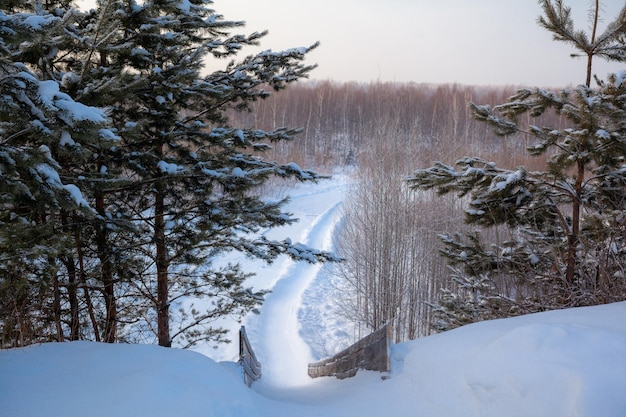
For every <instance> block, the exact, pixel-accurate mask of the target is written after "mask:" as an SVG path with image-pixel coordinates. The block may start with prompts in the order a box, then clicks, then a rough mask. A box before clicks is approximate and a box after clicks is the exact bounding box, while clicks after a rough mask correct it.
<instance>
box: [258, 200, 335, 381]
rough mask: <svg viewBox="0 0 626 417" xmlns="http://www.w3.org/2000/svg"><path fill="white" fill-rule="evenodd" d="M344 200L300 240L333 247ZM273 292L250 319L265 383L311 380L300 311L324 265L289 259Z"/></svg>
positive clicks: (318, 219)
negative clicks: (308, 289) (258, 312)
mask: <svg viewBox="0 0 626 417" xmlns="http://www.w3.org/2000/svg"><path fill="white" fill-rule="evenodd" d="M341 205H342V202H341V201H339V202H336V203H334V205H332V206H331V207H330V208H329V209H327V210H326V211H325V212H323V213H322V214H320V215H318V216H317V217H316V218H315V220H314V221H313V222H312V223H311V224H310V225H309V227H308V228H307V229H306V230H304V232H303V234H302V236H301V239H300V241H301V242H302V243H304V244H306V245H308V246H311V247H315V248H317V249H321V250H329V249H330V246H331V243H332V242H331V237H332V232H333V229H334V227H335V225H336V224H337V221H338V219H339V217H340V215H341V210H340V209H341ZM285 262H286V263H287V264H288V266H287V267H283V268H281V274H282V275H281V276H280V277H279V278H278V280H277V282H276V285H274V287H273V289H272V293H271V294H270V295H269V296H268V297H267V298H266V300H265V303H264V304H263V307H262V309H261V314H260V315H259V316H257V317H252V318H251V319H250V320H249V327H250V328H251V329H252V331H251V334H252V335H253V336H251V338H253V339H255V341H254V342H252V344H253V347H254V349H255V351H256V355H257V357H258V358H259V360H260V361H261V364H262V367H263V378H262V380H263V382H264V384H267V385H272V386H277V387H278V386H283V387H284V386H298V385H304V384H307V383H309V382H310V381H311V380H310V378H309V377H308V375H307V365H308V363H309V362H311V361H312V355H311V350H310V348H309V346H308V345H307V344H306V343H305V342H304V340H303V339H302V337H301V336H300V330H301V329H300V328H301V324H300V322H299V314H298V312H299V310H300V308H301V307H302V295H303V294H304V292H305V291H306V289H307V288H308V287H309V285H311V283H313V282H314V281H315V278H316V277H317V274H318V273H319V271H320V269H321V265H320V264H314V265H313V264H309V263H305V262H297V263H296V262H293V261H291V260H288V261H285Z"/></svg>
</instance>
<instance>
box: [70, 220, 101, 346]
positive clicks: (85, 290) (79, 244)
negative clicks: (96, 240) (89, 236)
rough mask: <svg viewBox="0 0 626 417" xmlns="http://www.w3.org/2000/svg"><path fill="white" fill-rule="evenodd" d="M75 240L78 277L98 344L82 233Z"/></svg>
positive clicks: (97, 331)
mask: <svg viewBox="0 0 626 417" xmlns="http://www.w3.org/2000/svg"><path fill="white" fill-rule="evenodd" d="M74 240H75V242H76V253H77V256H78V269H79V272H78V276H79V278H80V285H81V286H82V287H83V294H84V297H85V304H86V306H87V313H88V314H89V320H90V321H91V326H92V329H93V334H94V337H95V339H96V342H100V341H101V339H100V330H99V329H98V321H97V320H96V315H95V313H94V309H93V303H92V301H91V295H90V294H89V288H88V287H87V277H86V274H85V260H84V259H85V258H84V256H83V243H82V240H81V238H80V231H79V230H76V231H75V234H74Z"/></svg>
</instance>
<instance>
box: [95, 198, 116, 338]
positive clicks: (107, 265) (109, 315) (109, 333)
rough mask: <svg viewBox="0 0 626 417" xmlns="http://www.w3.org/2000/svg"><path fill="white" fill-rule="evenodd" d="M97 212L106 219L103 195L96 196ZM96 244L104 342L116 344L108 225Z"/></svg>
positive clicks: (100, 230) (103, 225)
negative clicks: (104, 313)
mask: <svg viewBox="0 0 626 417" xmlns="http://www.w3.org/2000/svg"><path fill="white" fill-rule="evenodd" d="M96 211H97V212H98V214H99V215H100V216H101V217H102V218H103V219H106V212H105V209H104V196H103V195H102V194H101V193H97V194H96ZM103 221H106V220H103ZM96 242H97V246H98V258H99V259H100V275H101V279H102V285H103V289H102V294H103V295H104V304H105V309H106V318H105V322H104V333H103V335H102V340H103V341H104V342H107V343H114V342H115V341H116V338H117V300H116V299H115V282H114V279H113V265H112V264H111V251H110V248H109V246H108V243H109V242H108V236H107V230H106V223H101V224H100V225H98V227H97V228H96Z"/></svg>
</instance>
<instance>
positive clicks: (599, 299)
mask: <svg viewBox="0 0 626 417" xmlns="http://www.w3.org/2000/svg"><path fill="white" fill-rule="evenodd" d="M540 4H541V6H542V8H543V12H544V15H543V16H542V17H540V19H539V24H540V25H541V26H542V27H544V28H546V29H547V30H549V31H550V32H552V33H553V34H554V39H555V40H558V41H564V42H567V43H569V44H570V45H572V46H574V47H575V48H576V49H577V50H578V51H579V52H580V53H581V54H582V55H583V56H585V57H586V58H587V75H586V82H585V84H582V85H579V86H577V87H575V88H567V89H563V90H561V91H547V90H545V89H538V88H535V89H522V90H520V91H518V92H517V94H515V95H514V96H513V97H511V98H509V100H508V101H507V102H506V103H504V104H502V105H499V106H495V107H493V108H491V107H489V106H481V105H475V104H471V105H470V107H471V109H472V111H473V113H474V116H475V117H476V118H477V120H480V121H484V122H485V123H488V124H490V125H491V126H493V127H494V128H495V132H496V133H497V134H498V135H501V136H504V137H507V136H512V135H514V134H517V133H523V134H526V135H529V136H531V137H533V138H534V139H535V143H534V144H533V145H532V146H530V147H529V148H528V152H529V154H530V155H531V156H533V157H537V158H546V159H547V163H546V168H545V170H544V171H529V170H528V169H526V168H524V167H519V168H517V169H506V168H501V167H498V166H497V165H496V164H495V163H493V162H488V161H485V160H481V159H479V158H473V157H468V158H464V159H462V160H460V161H457V163H456V167H454V166H450V165H447V164H443V163H437V164H436V165H435V166H433V167H431V168H428V169H420V170H418V171H416V172H415V174H414V175H413V176H412V178H411V179H410V184H411V186H413V187H414V188H416V189H433V188H434V189H437V190H438V191H439V192H440V193H442V194H446V193H451V192H455V193H458V195H459V196H460V197H464V198H467V201H468V209H467V210H466V222H467V223H469V224H473V225H477V226H480V227H482V228H493V227H498V226H500V227H502V226H505V227H507V228H508V229H509V230H510V233H509V234H510V239H509V240H508V241H506V242H503V243H501V244H500V246H499V247H494V248H493V250H492V251H491V253H492V255H493V256H491V257H485V256H484V253H483V254H481V256H477V257H474V256H467V252H466V251H465V249H464V248H465V247H467V243H464V239H460V238H456V239H448V241H447V242H446V247H447V248H448V251H447V253H446V255H447V256H448V257H450V258H451V259H452V261H451V262H453V263H456V264H462V265H465V267H466V268H465V273H466V274H468V276H471V277H480V276H485V275H486V276H491V279H493V275H494V274H499V275H500V276H501V277H502V279H503V280H508V282H509V283H513V284H514V286H515V291H511V293H510V294H506V292H504V291H503V292H499V293H496V294H494V295H496V296H500V297H501V298H502V299H503V300H506V299H508V298H509V297H508V296H509V295H511V296H514V297H513V298H515V299H516V301H515V302H516V303H517V304H518V306H520V305H521V308H520V309H519V311H520V312H527V311H538V310H541V309H544V308H559V307H568V306H577V305H587V304H597V303H604V302H610V301H615V300H622V299H624V298H626V283H625V282H624V273H623V265H624V261H625V260H626V259H625V258H624V256H625V254H626V246H625V244H626V242H625V241H624V219H625V217H624V213H625V212H624V209H625V208H626V207H625V206H624V201H625V199H624V198H625V197H626V194H625V189H624V185H625V184H626V183H625V180H626V178H625V177H624V166H625V165H624V158H626V147H625V144H624V137H625V136H624V135H625V133H626V131H625V130H624V128H625V127H626V125H625V122H624V121H625V120H626V119H624V115H625V114H624V111H625V110H626V107H625V104H624V93H625V92H626V84H625V83H624V82H623V81H624V75H625V74H623V73H618V74H613V75H610V76H609V77H608V79H607V80H606V81H600V80H597V79H596V80H597V86H596V87H591V78H592V62H593V59H594V58H595V57H601V58H606V59H609V60H614V61H619V62H624V61H625V60H626V45H625V44H624V41H623V40H624V34H625V33H626V7H625V8H623V9H622V10H621V12H620V14H619V16H618V17H617V18H616V19H615V20H614V21H613V22H611V23H609V24H608V25H607V26H606V29H605V30H604V32H602V33H599V29H598V21H599V11H600V4H599V2H597V1H596V2H595V6H594V8H593V10H592V13H591V14H590V16H591V19H592V29H591V33H590V34H588V33H586V32H584V31H579V30H575V28H574V23H573V20H572V18H571V9H570V8H569V7H566V6H565V5H564V3H563V2H562V1H559V0H557V1H549V0H544V1H540ZM549 111H553V112H556V114H558V115H559V116H560V118H561V120H562V122H563V126H556V127H547V126H533V125H530V126H524V125H523V124H522V123H521V122H520V119H521V116H522V115H530V116H531V117H538V116H541V115H542V114H544V113H545V112H549ZM465 240H466V239H465ZM462 254H464V255H465V257H463V256H461V255H462Z"/></svg>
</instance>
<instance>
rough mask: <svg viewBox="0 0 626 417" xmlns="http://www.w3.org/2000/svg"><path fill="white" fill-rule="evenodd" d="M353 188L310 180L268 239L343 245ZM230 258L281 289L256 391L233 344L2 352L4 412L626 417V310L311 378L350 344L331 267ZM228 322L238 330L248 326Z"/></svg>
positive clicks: (433, 340)
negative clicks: (343, 376) (345, 202)
mask: <svg viewBox="0 0 626 417" xmlns="http://www.w3.org/2000/svg"><path fill="white" fill-rule="evenodd" d="M347 187H348V185H347V181H346V177H345V176H342V175H337V176H336V177H335V178H334V179H333V180H329V181H324V182H322V183H320V184H319V185H317V186H314V185H301V186H298V187H297V188H296V189H295V190H294V191H293V192H292V193H291V195H292V202H291V203H290V205H289V207H288V209H289V211H292V212H293V213H295V215H296V216H297V217H300V218H301V221H300V222H299V223H297V224H296V225H293V226H291V227H289V228H285V229H283V230H272V231H271V232H267V234H268V237H271V238H283V237H286V236H290V237H291V238H292V239H293V240H295V241H300V242H303V243H307V244H310V245H311V246H315V247H319V248H322V249H331V250H332V235H333V233H334V231H335V230H336V227H337V224H338V222H339V221H340V217H341V201H342V199H343V196H344V194H345V190H346V188H347ZM229 260H230V261H232V260H237V261H241V262H242V263H243V264H245V266H246V268H247V269H251V270H254V271H255V272H256V273H257V276H256V277H255V278H254V279H253V281H252V284H253V285H254V286H255V287H258V288H273V292H272V293H271V294H270V295H269V296H268V297H267V300H266V303H265V304H264V306H263V307H262V312H261V314H260V315H258V316H255V315H251V316H248V317H246V318H245V319H244V320H243V323H244V324H245V325H246V327H247V329H248V333H249V336H250V339H251V342H252V344H253V346H254V348H255V350H256V352H257V356H258V357H259V358H260V360H261V362H262V364H263V372H264V377H263V378H262V379H261V380H260V381H258V382H257V383H255V384H254V385H253V389H252V390H250V389H248V388H247V387H246V386H245V385H244V384H243V382H242V378H241V374H240V369H239V368H238V366H237V365H236V364H234V363H233V362H232V361H233V360H236V355H237V347H236V344H235V343H233V344H231V345H226V346H223V347H220V349H219V350H213V349H212V348H211V347H210V346H208V345H206V346H198V347H197V350H198V351H199V352H202V353H203V354H204V355H202V354H199V353H197V352H190V351H182V350H179V349H165V348H160V347H157V346H145V345H144V346H136V345H106V344H98V343H90V342H73V343H63V344H45V345H41V346H31V347H27V348H24V349H16V350H9V351H0V416H1V417H29V416H33V417H34V416H53V417H54V416H59V417H61V416H63V417H72V416H77V417H78V416H80V417H86V416H89V417H99V416H102V417H104V416H106V417H111V416H129V417H130V416H133V417H134V416H143V415H145V416H151V417H165V416H168V417H171V416H179V417H185V416H188V417H192V416H198V417H200V416H202V417H211V416H220V417H223V416H268V417H269V416H272V417H282V416H290V417H291V416H302V417H307V416H311V417H313V416H328V417H332V416H337V417H339V416H341V417H352V416H355V417H356V416H359V417H363V416H377V417H378V416H387V415H393V416H424V417H439V416H441V417H444V416H445V417H455V416H459V417H461V416H463V417H471V416H494V417H496V416H498V417H502V416H507V417H515V416H520V417H522V416H524V417H528V416H533V417H541V416H546V417H560V416H562V417H565V416H567V417H569V416H581V417H585V416H589V417H592V416H594V417H595V416H598V417H618V416H619V417H622V416H625V415H626V396H625V395H624V392H626V354H624V352H626V321H625V320H623V317H625V315H626V303H616V304H612V305H606V306H598V307H588V308H580V309H572V310H562V311H555V312H548V313H541V314H535V315H529V316H524V317H517V318H513V319H506V320H497V321H490V322H483V323H477V324H474V325H470V326H465V327H463V328H460V329H456V330H453V331H450V332H446V333H443V334H439V335H435V336H430V337H426V338H422V339H419V340H416V341H413V342H408V343H403V344H399V345H394V346H393V348H392V372H391V378H390V379H388V380H382V379H381V378H380V375H379V374H377V373H375V372H360V373H359V374H358V375H357V376H356V377H355V378H353V379H349V380H343V381H339V380H336V379H333V378H320V379H316V380H311V379H309V378H308V377H307V376H306V363H307V362H308V361H310V360H312V359H313V360H316V359H319V357H320V356H322V355H326V354H332V353H334V351H333V350H335V351H336V350H340V348H341V347H343V346H342V344H344V343H349V342H351V341H352V340H351V339H352V337H351V335H352V330H351V328H350V326H349V324H347V323H345V322H344V321H342V319H341V318H340V317H339V316H337V314H336V312H337V303H340V302H341V300H340V295H338V294H336V293H335V290H334V287H333V285H332V282H331V281H332V271H331V270H330V269H329V268H328V267H327V266H319V265H317V266H316V265H306V264H294V263H293V262H291V261H289V260H287V259H280V260H278V261H277V262H275V263H274V264H273V265H269V266H267V265H263V264H260V263H254V262H253V261H250V260H246V259H229ZM224 325H226V326H227V327H229V328H231V329H232V330H233V332H235V331H236V329H238V327H239V325H240V324H239V323H237V322H236V321H234V320H230V321H229V320H224ZM231 337H232V338H235V337H236V334H233V335H231ZM235 340H236V339H235ZM207 356H210V357H212V358H213V359H211V358H208V357H207ZM216 360H217V361H218V362H216ZM224 360H227V361H229V362H220V361H224Z"/></svg>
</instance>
